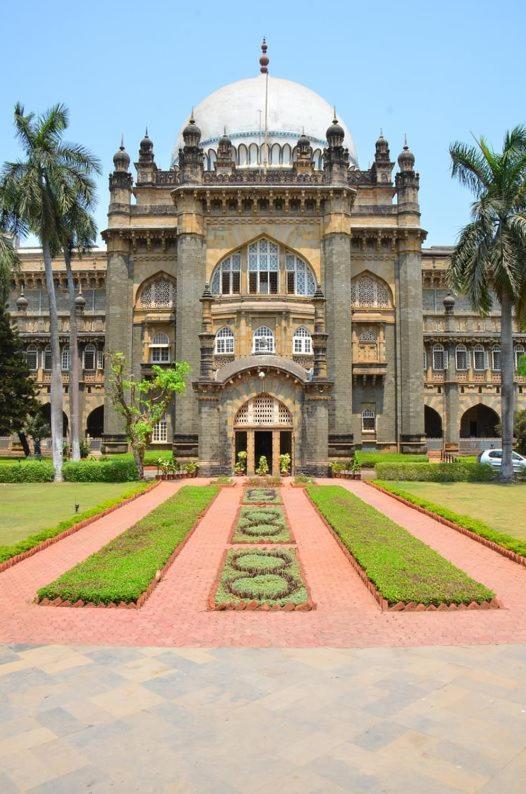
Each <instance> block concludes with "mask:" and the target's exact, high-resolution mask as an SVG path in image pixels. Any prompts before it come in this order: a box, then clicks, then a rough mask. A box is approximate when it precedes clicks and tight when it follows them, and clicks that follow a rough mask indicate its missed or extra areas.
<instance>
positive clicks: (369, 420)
mask: <svg viewBox="0 0 526 794" xmlns="http://www.w3.org/2000/svg"><path fill="white" fill-rule="evenodd" d="M375 430H376V414H375V412H374V411H372V410H371V409H370V408H366V409H365V410H364V411H362V432H363V433H374V432H375Z"/></svg>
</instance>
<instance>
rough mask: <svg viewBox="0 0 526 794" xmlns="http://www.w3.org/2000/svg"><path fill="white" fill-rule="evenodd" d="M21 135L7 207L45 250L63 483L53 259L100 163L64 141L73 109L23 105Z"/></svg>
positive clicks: (7, 184) (7, 177) (57, 461)
mask: <svg viewBox="0 0 526 794" xmlns="http://www.w3.org/2000/svg"><path fill="white" fill-rule="evenodd" d="M14 124H15V132H16V136H17V138H18V140H19V142H20V145H21V147H22V151H23V157H22V159H20V160H17V161H16V162H12V163H6V164H5V165H4V167H3V169H2V175H1V180H0V184H1V186H2V187H1V190H2V195H3V206H4V208H5V209H7V212H8V213H9V215H10V218H11V219H12V223H13V226H14V227H15V228H16V231H20V232H21V233H22V234H27V233H29V232H31V233H33V234H35V235H36V236H37V237H38V238H39V240H40V244H41V246H42V255H43V259H44V269H45V276H46V289H47V293H48V301H49V326H50V346H51V436H52V449H53V466H54V470H55V480H56V481H61V480H62V461H63V429H62V403H63V389H62V375H61V368H60V343H59V335H58V314H57V302H56V295H55V285H54V280H53V269H52V260H53V257H55V256H57V255H58V254H59V253H60V251H61V249H62V247H63V244H64V240H66V239H67V230H66V228H65V224H66V220H65V219H66V217H67V215H68V213H69V212H70V211H71V208H72V207H74V206H75V205H76V204H79V203H80V204H82V205H83V206H89V205H90V203H91V202H92V200H93V195H94V191H95V185H94V182H93V179H92V177H91V174H92V172H93V170H94V168H95V167H96V160H95V158H93V156H92V155H91V154H90V153H89V152H88V151H87V150H86V149H85V148H84V147H83V146H80V145H79V144H71V143H65V142H64V141H63V140H62V136H63V133H64V131H65V130H66V129H67V127H68V111H67V109H66V107H65V106H64V105H55V106H54V107H52V108H51V109H50V110H48V111H47V112H46V113H44V114H43V115H41V116H38V117H35V115H34V114H33V113H28V114H26V113H25V112H24V108H23V106H22V105H20V104H17V105H16V107H15V112H14Z"/></svg>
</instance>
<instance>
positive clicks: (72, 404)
mask: <svg viewBox="0 0 526 794" xmlns="http://www.w3.org/2000/svg"><path fill="white" fill-rule="evenodd" d="M64 262H65V264H66V274H67V279H68V297H69V352H70V356H71V369H70V373H69V416H70V438H71V459H72V460H80V406H79V396H80V395H79V381H80V357H79V343H78V330H77V314H76V311H75V282H74V281H73V271H72V269H71V254H70V252H69V251H66V252H65V253H64Z"/></svg>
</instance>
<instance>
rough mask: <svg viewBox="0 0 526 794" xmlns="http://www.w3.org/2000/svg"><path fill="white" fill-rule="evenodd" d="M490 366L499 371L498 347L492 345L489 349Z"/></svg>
mask: <svg viewBox="0 0 526 794" xmlns="http://www.w3.org/2000/svg"><path fill="white" fill-rule="evenodd" d="M491 368H492V369H493V370H494V371H495V372H500V347H494V348H493V350H492V351H491Z"/></svg>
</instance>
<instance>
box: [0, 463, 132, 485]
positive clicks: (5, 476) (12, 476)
mask: <svg viewBox="0 0 526 794" xmlns="http://www.w3.org/2000/svg"><path fill="white" fill-rule="evenodd" d="M62 473H63V475H64V480H66V482H132V481H133V480H137V479H138V477H137V467H136V466H135V463H133V461H128V460H110V461H97V460H81V461H79V462H78V463H76V462H75V463H73V462H72V461H68V462H66V463H64V466H63V468H62ZM52 481H53V464H52V462H51V461H50V460H31V461H21V462H20V463H12V464H7V465H5V466H0V482H52Z"/></svg>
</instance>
